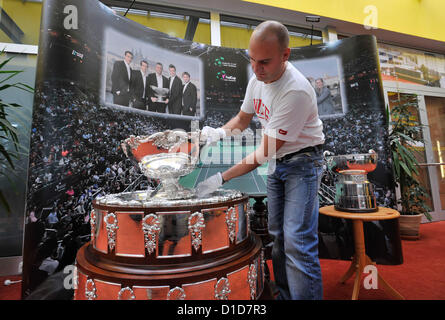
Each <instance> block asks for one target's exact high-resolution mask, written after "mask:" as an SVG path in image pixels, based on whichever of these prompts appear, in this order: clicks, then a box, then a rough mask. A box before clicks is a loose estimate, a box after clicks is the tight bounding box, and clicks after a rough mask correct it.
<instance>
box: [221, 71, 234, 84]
mask: <svg viewBox="0 0 445 320" xmlns="http://www.w3.org/2000/svg"><path fill="white" fill-rule="evenodd" d="M216 79H218V80H222V81H227V82H236V77H234V76H231V75H228V74H227V73H226V71H225V70H221V71H218V72H217V73H216Z"/></svg>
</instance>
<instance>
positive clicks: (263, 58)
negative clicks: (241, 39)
mask: <svg viewBox="0 0 445 320" xmlns="http://www.w3.org/2000/svg"><path fill="white" fill-rule="evenodd" d="M289 53H290V49H289V48H287V49H283V48H280V46H279V43H278V41H277V39H276V37H275V36H270V37H268V38H267V39H265V40H260V39H258V38H257V37H255V36H253V37H252V38H251V39H250V43H249V56H250V64H251V66H252V71H253V72H254V73H255V75H256V77H257V79H258V80H259V81H263V82H264V83H271V82H273V81H276V80H278V79H279V78H280V76H281V74H282V72H283V71H284V66H285V62H286V61H287V59H288V58H289Z"/></svg>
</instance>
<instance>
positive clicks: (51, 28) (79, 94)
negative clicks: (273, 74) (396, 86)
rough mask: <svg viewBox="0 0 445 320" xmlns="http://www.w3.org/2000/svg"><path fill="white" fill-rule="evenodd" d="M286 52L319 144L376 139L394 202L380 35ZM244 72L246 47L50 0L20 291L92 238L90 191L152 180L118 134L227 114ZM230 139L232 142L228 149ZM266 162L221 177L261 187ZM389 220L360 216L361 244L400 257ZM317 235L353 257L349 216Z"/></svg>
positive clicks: (241, 148)
mask: <svg viewBox="0 0 445 320" xmlns="http://www.w3.org/2000/svg"><path fill="white" fill-rule="evenodd" d="M67 6H74V7H75V9H76V18H77V19H78V21H77V24H76V27H77V29H75V28H66V27H67V24H66V23H65V22H66V18H67V16H68V15H69V14H68V13H65V8H66V7H67ZM70 8H72V7H70ZM290 63H293V64H294V65H295V66H296V67H297V68H299V69H300V70H301V71H302V72H303V73H304V74H305V76H306V77H307V78H308V80H309V81H310V82H311V83H312V84H313V86H314V90H315V91H316V93H317V97H318V98H319V99H318V100H319V113H320V117H321V118H322V120H323V123H324V132H325V135H326V144H325V150H328V151H331V152H333V153H335V154H346V153H364V152H368V150H369V149H374V150H375V151H376V152H377V153H378V155H379V164H378V169H377V170H376V171H375V172H373V173H372V174H370V175H369V178H370V180H371V182H373V183H374V184H375V185H376V191H377V198H378V201H379V204H380V205H386V206H393V205H394V186H393V185H391V183H390V182H391V181H392V179H391V170H390V163H389V154H388V149H387V147H386V142H385V138H386V134H387V130H386V127H387V125H386V123H385V116H384V115H385V106H384V99H383V90H382V86H381V79H380V73H379V62H378V54H377V48H376V39H375V38H374V37H372V36H362V37H355V38H350V39H345V40H342V41H337V42H335V43H333V44H322V45H317V46H311V47H304V48H293V49H292V52H291V58H290ZM250 75H251V70H250V65H249V57H248V52H247V50H244V49H230V48H224V47H214V46H208V45H204V44H200V43H195V42H192V41H186V40H183V39H179V38H174V37H171V36H168V35H166V34H164V33H161V32H158V31H155V30H151V29H148V28H145V27H143V26H141V25H139V24H137V23H135V22H132V21H130V20H128V19H126V18H123V17H121V16H119V15H117V14H116V13H114V12H113V11H112V10H110V9H109V8H108V7H106V6H104V5H103V4H101V3H100V2H98V1H95V0H94V1H81V0H46V1H45V2H44V6H43V15H42V24H41V36H40V43H39V55H38V66H37V75H36V93H35V97H34V109H33V122H32V132H31V144H30V159H29V175H28V191H27V205H26V215H27V217H29V218H28V219H26V221H27V224H26V227H25V242H24V265H23V286H22V288H23V295H24V297H33V295H36V294H37V293H36V292H38V290H36V289H37V288H38V287H39V286H40V285H42V283H44V282H45V280H47V279H48V278H49V277H56V276H57V275H61V277H62V278H63V277H64V274H63V271H64V269H65V268H66V267H67V266H71V265H73V263H74V260H75V256H76V252H77V250H78V249H79V248H80V247H81V246H82V245H83V244H84V243H86V242H87V241H89V240H90V235H91V230H90V224H89V218H90V211H91V203H92V201H93V200H94V199H95V198H96V197H97V196H100V195H105V194H111V193H118V192H123V191H132V190H138V189H147V188H149V187H155V186H156V181H149V180H147V179H146V178H145V176H143V175H142V174H141V172H140V171H139V169H138V168H137V167H135V166H134V165H133V164H132V163H131V161H130V160H128V159H127V158H126V156H125V155H124V153H123V152H122V150H121V147H120V145H121V141H122V140H124V139H126V138H128V137H129V136H130V135H150V134H152V133H155V132H158V131H163V130H166V129H176V128H182V129H184V130H187V131H190V130H191V128H192V127H191V124H192V121H195V124H196V122H198V123H199V127H200V128H202V127H203V126H205V125H209V126H212V127H218V126H221V125H223V124H225V123H226V122H227V121H229V120H230V119H231V118H232V117H233V116H234V115H236V113H237V112H238V111H239V108H240V106H241V104H242V102H243V99H244V92H245V89H246V86H247V82H248V79H249V77H250ZM144 79H145V80H144ZM296 116H297V115H296ZM258 129H260V123H259V121H258V119H255V118H254V121H252V123H251V126H250V128H249V129H247V130H246V131H245V132H243V135H242V136H243V139H228V140H227V141H222V142H221V143H220V144H219V146H217V147H215V148H214V149H213V150H211V151H210V152H211V154H212V155H214V154H219V155H220V158H219V159H223V160H224V161H220V162H218V161H213V162H212V161H210V162H206V161H202V162H201V164H200V165H199V166H198V167H197V168H196V170H195V171H194V172H193V173H191V174H190V175H188V176H186V177H184V178H183V179H182V180H181V183H183V184H184V185H185V186H187V187H190V188H191V187H194V186H195V185H196V184H197V183H198V182H199V181H201V180H203V179H205V178H206V177H208V176H209V175H211V174H212V173H213V172H215V171H217V170H222V169H224V168H226V167H228V166H230V165H232V164H233V163H235V162H236V160H237V159H239V157H238V156H234V155H233V153H238V154H239V155H245V154H247V153H248V152H250V151H252V150H254V148H255V146H256V144H257V143H259V141H260V132H259V130H258ZM227 146H230V147H229V148H227ZM217 149H221V150H217ZM227 150H230V152H231V153H232V154H229V155H228V157H227V155H226V154H225V153H227ZM220 151H221V152H220ZM204 156H209V154H204ZM212 157H213V156H212ZM218 157H219V156H218ZM212 160H215V157H213V158H212ZM221 162H222V163H221ZM260 169H261V168H260ZM264 172H265V170H256V171H255V172H252V173H251V174H250V175H249V176H245V177H240V178H238V179H234V180H233V181H230V182H229V183H228V184H227V188H237V189H240V190H241V191H243V192H246V193H249V194H263V193H265V186H266V185H265V175H264ZM252 179H254V180H252ZM252 181H254V182H255V183H252ZM323 186H324V188H325V189H324V190H326V193H321V194H320V200H321V203H322V205H323V203H324V202H323V201H324V200H326V197H327V198H329V192H328V190H332V188H333V180H332V177H329V175H326V176H325V178H324V179H323ZM396 231H397V221H395V222H385V223H375V224H374V223H368V224H366V225H365V236H367V237H372V238H373V241H374V243H376V246H375V247H374V248H369V249H368V248H367V249H368V251H369V252H367V253H368V255H369V256H370V257H371V258H373V259H374V260H376V261H377V262H378V263H386V264H397V263H401V259H402V258H401V254H400V250H399V248H400V241H399V242H397V239H396V237H395V235H396ZM319 235H320V257H321V258H333V259H350V257H351V255H352V252H353V248H352V246H351V245H352V242H351V241H350V240H351V237H352V232H351V226H350V225H349V224H348V222H347V221H342V220H335V221H334V220H332V219H327V218H326V217H322V216H320V231H319ZM68 297H69V291H68Z"/></svg>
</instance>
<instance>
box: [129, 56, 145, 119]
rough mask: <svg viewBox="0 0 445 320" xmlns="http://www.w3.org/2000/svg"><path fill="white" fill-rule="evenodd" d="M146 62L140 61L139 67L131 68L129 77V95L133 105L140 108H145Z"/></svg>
mask: <svg viewBox="0 0 445 320" xmlns="http://www.w3.org/2000/svg"><path fill="white" fill-rule="evenodd" d="M147 76H148V62H147V61H145V60H142V61H141V69H140V70H133V74H132V78H131V96H132V99H133V107H135V108H137V109H140V110H147V92H148V85H147V83H148V81H147Z"/></svg>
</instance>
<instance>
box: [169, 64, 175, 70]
mask: <svg viewBox="0 0 445 320" xmlns="http://www.w3.org/2000/svg"><path fill="white" fill-rule="evenodd" d="M168 68H169V69H170V68H173V69H175V70H176V67H175V66H174V65H172V64H171V65H169V66H168Z"/></svg>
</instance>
